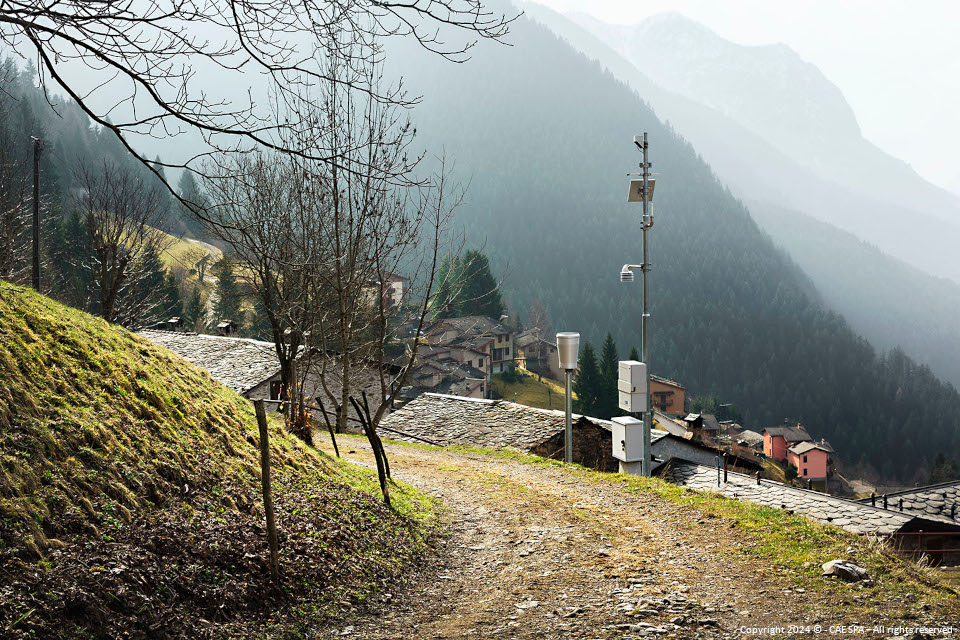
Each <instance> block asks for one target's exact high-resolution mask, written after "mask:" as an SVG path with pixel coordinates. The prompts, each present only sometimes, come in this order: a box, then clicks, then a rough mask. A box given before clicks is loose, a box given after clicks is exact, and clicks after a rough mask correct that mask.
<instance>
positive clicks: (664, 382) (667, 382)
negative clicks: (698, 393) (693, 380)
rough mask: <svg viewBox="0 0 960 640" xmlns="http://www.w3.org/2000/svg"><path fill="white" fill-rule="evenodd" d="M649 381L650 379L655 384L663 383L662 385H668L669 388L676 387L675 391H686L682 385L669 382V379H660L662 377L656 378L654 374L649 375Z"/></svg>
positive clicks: (673, 381) (674, 381) (672, 381)
mask: <svg viewBox="0 0 960 640" xmlns="http://www.w3.org/2000/svg"><path fill="white" fill-rule="evenodd" d="M650 379H651V380H656V381H657V382H661V383H663V384H667V385H670V386H671V387H676V388H677V389H684V390H685V389H686V387H685V386H683V385H682V384H680V383H679V382H677V381H676V380H671V379H670V378H664V377H662V376H656V375H654V374H652V373H651V374H650Z"/></svg>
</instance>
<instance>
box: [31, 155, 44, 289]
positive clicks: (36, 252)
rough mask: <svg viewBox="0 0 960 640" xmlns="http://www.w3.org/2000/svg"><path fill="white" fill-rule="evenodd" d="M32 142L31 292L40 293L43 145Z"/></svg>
mask: <svg viewBox="0 0 960 640" xmlns="http://www.w3.org/2000/svg"><path fill="white" fill-rule="evenodd" d="M32 140H33V290H34V291H40V152H41V151H42V150H43V143H42V142H40V138H32Z"/></svg>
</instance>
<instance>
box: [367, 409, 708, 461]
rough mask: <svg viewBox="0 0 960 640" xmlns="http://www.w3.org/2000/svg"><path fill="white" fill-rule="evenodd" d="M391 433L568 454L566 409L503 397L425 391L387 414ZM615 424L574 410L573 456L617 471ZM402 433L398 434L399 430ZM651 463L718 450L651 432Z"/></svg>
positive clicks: (385, 423)
mask: <svg viewBox="0 0 960 640" xmlns="http://www.w3.org/2000/svg"><path fill="white" fill-rule="evenodd" d="M381 424H382V426H384V427H386V428H388V429H391V430H393V433H388V435H389V436H390V437H391V438H396V439H399V440H408V441H411V442H417V441H421V442H422V441H427V442H430V443H433V444H437V445H440V446H451V445H463V446H481V447H490V448H495V449H500V448H510V449H517V450H519V451H522V452H524V453H530V454H533V455H538V456H542V457H544V458H553V459H557V460H560V459H563V445H564V431H565V417H564V412H563V411H555V410H549V409H537V408H534V407H528V406H526V405H522V404H517V403H515V402H507V401H504V400H479V399H474V398H463V397H459V396H451V395H442V394H436V393H425V394H423V395H421V396H420V397H418V398H417V399H416V400H413V401H412V402H410V403H408V404H407V405H405V406H404V407H403V408H401V409H398V410H397V411H395V412H393V413H391V414H390V415H389V416H387V417H386V418H385V419H384V420H383V422H382V423H381ZM611 428H612V423H611V422H610V421H608V420H601V419H599V418H591V417H589V416H581V415H577V414H574V415H573V438H574V439H573V460H574V462H577V463H579V464H582V465H584V466H586V467H591V468H593V469H597V470H599V471H609V472H616V471H618V469H619V461H617V460H616V459H615V458H614V457H613V441H612V436H611ZM397 432H399V433H397ZM650 435H651V437H650V441H651V450H652V454H653V458H654V463H653V465H652V468H654V469H655V468H656V467H657V466H658V465H661V464H663V463H664V462H666V461H667V460H670V459H673V458H682V459H685V460H692V461H696V462H700V463H702V464H713V463H714V461H715V460H716V457H717V451H716V450H715V449H712V448H710V447H705V446H703V445H700V444H697V443H695V442H691V441H689V440H686V439H684V438H682V437H677V436H674V435H671V434H669V433H667V432H666V431H661V430H656V429H655V430H652V431H651V434H650Z"/></svg>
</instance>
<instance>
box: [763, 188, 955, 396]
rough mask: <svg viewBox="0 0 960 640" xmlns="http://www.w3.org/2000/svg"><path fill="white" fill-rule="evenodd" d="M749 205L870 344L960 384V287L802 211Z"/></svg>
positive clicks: (828, 301)
mask: <svg viewBox="0 0 960 640" xmlns="http://www.w3.org/2000/svg"><path fill="white" fill-rule="evenodd" d="M748 205H749V207H750V213H751V214H752V215H753V217H754V218H755V219H756V220H757V222H758V223H760V224H761V225H762V226H763V228H764V229H766V230H767V231H768V232H769V233H770V236H771V237H772V238H773V240H774V242H775V243H776V244H778V245H779V246H781V247H783V248H784V249H785V250H786V251H788V252H789V253H790V255H791V256H793V257H794V259H795V260H796V261H797V262H798V263H799V264H800V265H802V267H803V269H804V271H805V272H806V273H807V274H808V275H809V276H810V277H811V278H812V279H813V281H814V282H815V283H816V284H817V289H818V290H819V291H820V292H821V294H822V295H823V298H824V301H825V302H826V303H827V304H828V305H829V306H830V307H831V308H832V309H836V310H837V311H839V312H840V313H842V314H843V316H844V317H845V318H847V319H848V320H849V321H850V323H851V324H852V325H853V326H854V327H856V328H857V330H858V331H859V332H860V333H862V335H863V336H864V337H866V338H867V339H868V340H869V341H870V343H871V344H872V345H874V346H876V347H877V348H879V349H893V348H896V347H900V348H902V349H903V350H904V351H905V352H906V353H907V354H908V355H910V356H912V357H916V358H922V360H923V362H925V363H927V364H929V365H930V368H931V369H932V370H933V372H934V373H936V374H937V375H938V376H940V377H942V378H943V379H944V380H946V381H948V382H951V383H952V384H953V385H954V386H956V385H958V384H960V360H958V359H957V354H958V353H960V326H958V324H957V318H958V317H960V286H958V285H957V284H956V283H955V282H953V281H952V280H947V279H946V278H937V277H935V276H931V275H929V274H927V273H924V272H922V271H920V270H919V269H914V268H913V267H911V266H909V265H906V264H903V263H902V262H900V261H899V260H897V259H895V258H891V257H890V256H888V255H886V254H885V253H883V252H882V251H880V250H879V249H877V247H875V246H873V245H871V244H869V243H867V242H864V241H862V240H860V239H858V238H857V237H856V236H854V235H853V234H851V233H847V232H846V231H842V230H840V229H837V228H836V227H833V226H831V225H829V224H827V223H825V222H821V221H819V220H815V219H813V218H811V217H809V216H806V215H803V214H802V213H800V212H798V211H790V210H787V209H784V208H782V207H777V206H775V205H772V204H769V203H761V202H749V203H748ZM838 274H842V275H838Z"/></svg>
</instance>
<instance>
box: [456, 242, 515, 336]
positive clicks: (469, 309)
mask: <svg viewBox="0 0 960 640" xmlns="http://www.w3.org/2000/svg"><path fill="white" fill-rule="evenodd" d="M460 269H461V273H462V274H463V290H462V292H461V294H460V299H459V305H458V307H459V310H458V314H457V315H460V316H488V317H490V318H493V319H494V320H498V319H499V318H500V316H502V315H503V312H504V309H505V307H504V305H503V300H502V299H501V298H500V290H499V289H498V285H497V281H496V279H495V278H494V277H493V273H491V271H490V261H489V260H488V259H487V256H485V255H483V254H482V253H480V252H479V251H476V250H470V251H467V252H466V253H465V254H463V258H461V259H460Z"/></svg>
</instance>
